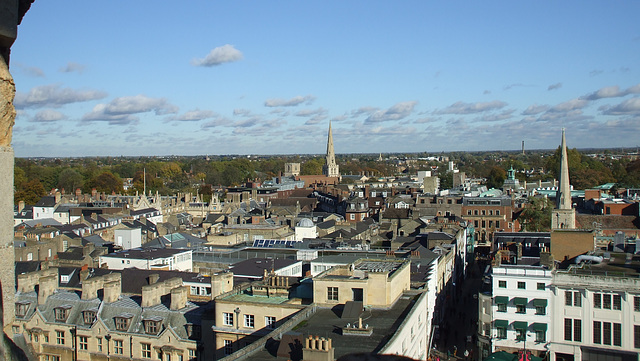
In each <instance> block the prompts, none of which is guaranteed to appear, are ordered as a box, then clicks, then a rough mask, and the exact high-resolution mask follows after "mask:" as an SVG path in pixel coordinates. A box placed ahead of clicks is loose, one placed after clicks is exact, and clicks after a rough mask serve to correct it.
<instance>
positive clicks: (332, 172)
mask: <svg viewBox="0 0 640 361" xmlns="http://www.w3.org/2000/svg"><path fill="white" fill-rule="evenodd" d="M322 174H324V175H325V176H327V177H340V170H339V167H338V165H337V164H336V155H335V152H334V150H333V133H332V132H331V121H329V135H328V136H327V155H326V157H325V164H324V166H323V167H322Z"/></svg>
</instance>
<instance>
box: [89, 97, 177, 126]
mask: <svg viewBox="0 0 640 361" xmlns="http://www.w3.org/2000/svg"><path fill="white" fill-rule="evenodd" d="M151 111H152V112H154V113H155V114H156V115H166V114H174V113H177V112H178V108H177V107H176V106H174V105H172V104H170V103H169V102H167V100H166V99H164V98H150V97H147V96H144V95H135V96H127V97H120V98H116V99H113V100H112V101H111V102H110V103H107V104H98V105H96V106H95V107H93V110H92V111H91V112H89V113H87V114H85V115H84V116H83V117H82V120H84V121H106V122H109V124H115V125H124V124H130V123H135V122H137V121H138V117H136V116H134V114H139V113H146V112H151Z"/></svg>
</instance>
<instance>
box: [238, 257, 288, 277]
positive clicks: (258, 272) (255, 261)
mask: <svg viewBox="0 0 640 361" xmlns="http://www.w3.org/2000/svg"><path fill="white" fill-rule="evenodd" d="M298 262H300V261H297V260H291V259H282V258H277V259H268V258H250V259H248V260H244V261H240V262H238V263H234V264H232V265H231V266H230V271H231V272H233V275H234V276H238V277H242V276H249V277H255V278H262V276H264V270H268V271H271V269H274V270H279V269H281V268H284V267H288V266H291V265H292V264H295V263H298Z"/></svg>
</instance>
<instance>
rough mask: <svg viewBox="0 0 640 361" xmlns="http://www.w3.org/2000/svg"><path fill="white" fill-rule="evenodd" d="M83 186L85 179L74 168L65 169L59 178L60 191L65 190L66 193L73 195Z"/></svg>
mask: <svg viewBox="0 0 640 361" xmlns="http://www.w3.org/2000/svg"><path fill="white" fill-rule="evenodd" d="M83 185H84V177H83V176H82V174H80V173H79V172H77V171H75V170H74V169H72V168H66V169H64V170H63V171H62V172H60V175H59V176H58V189H60V190H62V189H64V190H65V192H66V193H73V192H75V190H76V189H78V188H82V186H83Z"/></svg>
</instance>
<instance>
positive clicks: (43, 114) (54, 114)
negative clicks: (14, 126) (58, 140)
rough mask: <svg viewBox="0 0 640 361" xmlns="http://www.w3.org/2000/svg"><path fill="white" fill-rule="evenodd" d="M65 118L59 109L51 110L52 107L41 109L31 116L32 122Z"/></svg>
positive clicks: (54, 120)
mask: <svg viewBox="0 0 640 361" xmlns="http://www.w3.org/2000/svg"><path fill="white" fill-rule="evenodd" d="M64 119H67V116H66V115H64V114H62V113H60V112H59V111H56V110H52V109H45V110H41V111H39V112H38V113H36V115H34V116H33V118H31V121H32V122H38V123H40V122H43V123H46V122H56V121H58V120H64Z"/></svg>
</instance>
